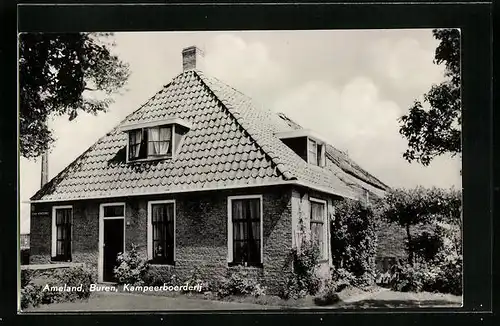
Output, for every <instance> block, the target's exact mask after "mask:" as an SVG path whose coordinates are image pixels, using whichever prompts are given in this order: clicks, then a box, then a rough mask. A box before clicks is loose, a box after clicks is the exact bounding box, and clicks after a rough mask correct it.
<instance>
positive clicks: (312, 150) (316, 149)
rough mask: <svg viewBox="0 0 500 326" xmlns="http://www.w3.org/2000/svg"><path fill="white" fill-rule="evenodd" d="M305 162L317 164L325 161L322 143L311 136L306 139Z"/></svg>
mask: <svg viewBox="0 0 500 326" xmlns="http://www.w3.org/2000/svg"><path fill="white" fill-rule="evenodd" d="M307 162H308V163H310V164H314V165H318V166H324V162H325V150H324V145H323V144H320V143H318V142H317V141H316V140H314V139H311V138H308V139H307Z"/></svg>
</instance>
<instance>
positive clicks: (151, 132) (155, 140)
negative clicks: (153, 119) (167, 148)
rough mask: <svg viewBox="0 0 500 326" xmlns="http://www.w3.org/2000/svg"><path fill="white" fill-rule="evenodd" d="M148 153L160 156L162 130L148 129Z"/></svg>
mask: <svg viewBox="0 0 500 326" xmlns="http://www.w3.org/2000/svg"><path fill="white" fill-rule="evenodd" d="M148 153H149V154H150V155H159V154H160V129H159V128H149V129H148Z"/></svg>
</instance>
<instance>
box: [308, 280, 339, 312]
mask: <svg viewBox="0 0 500 326" xmlns="http://www.w3.org/2000/svg"><path fill="white" fill-rule="evenodd" d="M337 292H339V290H338V283H337V282H335V281H333V280H329V281H328V282H327V283H326V285H325V288H324V289H323V291H322V293H321V295H319V296H317V297H315V298H314V303H315V304H316V305H318V306H328V305H332V304H335V303H337V302H339V301H340V297H339V295H338V294H337Z"/></svg>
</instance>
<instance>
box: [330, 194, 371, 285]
mask: <svg viewBox="0 0 500 326" xmlns="http://www.w3.org/2000/svg"><path fill="white" fill-rule="evenodd" d="M335 205H336V206H335V219H334V220H333V221H332V222H331V227H330V230H331V248H332V263H333V266H334V267H335V268H336V269H344V270H346V271H349V272H350V273H351V274H352V275H353V276H354V279H352V282H353V284H359V285H370V284H372V283H373V282H374V280H375V276H376V264H375V255H376V252H377V230H376V227H377V225H376V219H375V216H374V212H373V211H372V209H371V208H370V207H367V206H365V205H364V204H363V203H361V202H359V201H351V200H343V201H339V202H336V204H335Z"/></svg>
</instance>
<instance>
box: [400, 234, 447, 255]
mask: <svg viewBox="0 0 500 326" xmlns="http://www.w3.org/2000/svg"><path fill="white" fill-rule="evenodd" d="M438 230H439V229H438ZM408 246H409V249H408V250H411V251H413V253H414V254H415V256H416V257H415V258H420V259H421V260H424V261H427V262H428V261H432V260H433V259H434V258H435V257H436V255H437V254H438V252H439V251H440V250H441V248H442V246H443V239H442V235H441V234H440V233H439V232H434V233H431V232H428V231H424V232H422V233H421V234H419V235H417V236H414V238H413V239H412V241H411V242H410V243H409V244H408Z"/></svg>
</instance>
